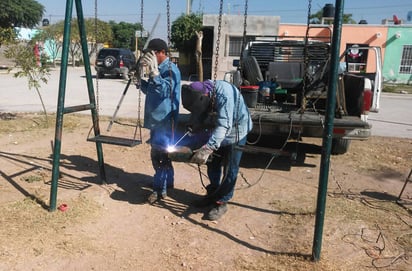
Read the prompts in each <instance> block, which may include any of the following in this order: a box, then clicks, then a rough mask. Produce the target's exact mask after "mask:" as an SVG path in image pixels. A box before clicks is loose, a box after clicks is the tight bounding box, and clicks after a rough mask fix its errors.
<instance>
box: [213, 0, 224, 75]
mask: <svg viewBox="0 0 412 271" xmlns="http://www.w3.org/2000/svg"><path fill="white" fill-rule="evenodd" d="M222 14H223V0H220V6H219V20H218V27H217V39H216V53H215V67H214V73H213V81H216V79H217V68H218V65H219V49H220V34H221V30H222Z"/></svg>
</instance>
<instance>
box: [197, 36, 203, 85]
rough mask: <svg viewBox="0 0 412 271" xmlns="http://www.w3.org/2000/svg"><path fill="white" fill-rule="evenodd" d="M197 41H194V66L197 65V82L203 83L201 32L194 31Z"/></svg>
mask: <svg viewBox="0 0 412 271" xmlns="http://www.w3.org/2000/svg"><path fill="white" fill-rule="evenodd" d="M196 36H197V41H196V64H197V75H198V77H199V78H198V79H199V81H201V82H203V62H202V41H203V32H202V31H196Z"/></svg>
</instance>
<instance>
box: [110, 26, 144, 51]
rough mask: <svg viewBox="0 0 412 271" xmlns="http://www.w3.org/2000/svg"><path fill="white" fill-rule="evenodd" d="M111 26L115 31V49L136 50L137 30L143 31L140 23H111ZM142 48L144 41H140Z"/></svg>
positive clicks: (113, 43)
mask: <svg viewBox="0 0 412 271" xmlns="http://www.w3.org/2000/svg"><path fill="white" fill-rule="evenodd" d="M109 24H110V26H111V28H112V31H113V41H112V46H113V47H115V48H129V49H131V50H132V51H134V50H135V47H136V40H135V33H136V31H137V30H140V31H143V29H142V25H141V24H140V23H134V24H132V23H126V22H120V23H116V22H115V21H109ZM138 44H140V48H142V47H143V40H139V41H138Z"/></svg>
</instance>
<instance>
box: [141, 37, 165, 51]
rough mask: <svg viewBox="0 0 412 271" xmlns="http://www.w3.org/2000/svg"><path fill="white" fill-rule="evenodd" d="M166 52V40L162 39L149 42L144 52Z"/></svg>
mask: <svg viewBox="0 0 412 271" xmlns="http://www.w3.org/2000/svg"><path fill="white" fill-rule="evenodd" d="M162 50H165V51H166V52H167V51H168V48H167V44H166V42H165V41H164V40H162V39H152V40H151V41H149V44H148V45H147V48H146V49H145V50H144V52H145V53H146V52H150V51H162Z"/></svg>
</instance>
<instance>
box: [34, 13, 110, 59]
mask: <svg viewBox="0 0 412 271" xmlns="http://www.w3.org/2000/svg"><path fill="white" fill-rule="evenodd" d="M84 25H85V30H86V40H87V45H88V49H89V57H90V56H92V55H93V54H95V53H96V52H97V44H99V43H105V42H107V41H110V40H111V39H112V37H113V33H112V30H111V27H110V25H109V24H108V23H106V22H104V21H101V20H95V19H94V18H88V19H84ZM63 34H64V21H59V22H57V23H55V24H52V25H49V26H46V27H43V29H42V30H41V31H40V32H39V33H38V34H37V35H36V36H35V37H34V39H35V40H37V41H42V42H43V43H44V44H45V47H47V51H48V52H49V53H50V59H51V60H52V61H53V63H54V60H55V59H56V57H57V55H58V53H59V51H60V48H61V47H62V44H63ZM80 48H81V41H80V34H79V27H78V24H77V18H73V19H72V21H71V31H70V46H69V54H70V58H71V60H72V65H73V66H74V65H75V60H76V58H79V57H81V50H80Z"/></svg>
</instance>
